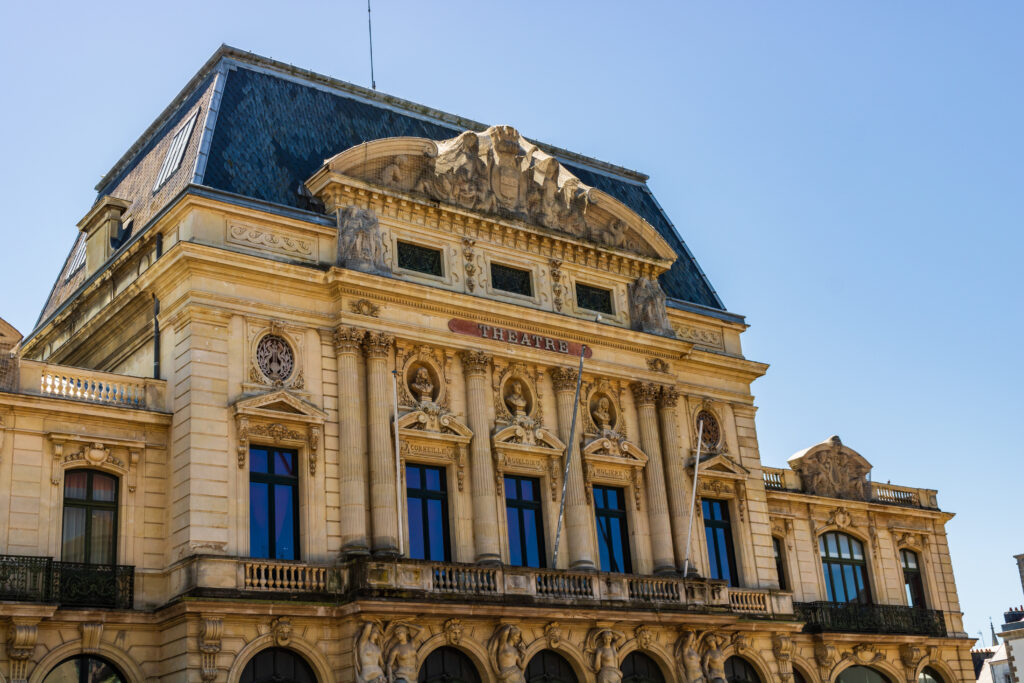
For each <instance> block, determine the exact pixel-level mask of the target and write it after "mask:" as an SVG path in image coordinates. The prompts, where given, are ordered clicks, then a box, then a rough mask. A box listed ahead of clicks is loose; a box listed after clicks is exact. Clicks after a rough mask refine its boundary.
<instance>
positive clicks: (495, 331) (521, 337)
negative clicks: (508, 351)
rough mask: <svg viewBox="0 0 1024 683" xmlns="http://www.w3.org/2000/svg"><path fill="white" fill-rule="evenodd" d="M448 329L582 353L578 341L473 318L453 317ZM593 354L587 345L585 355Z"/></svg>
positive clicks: (534, 347) (538, 346)
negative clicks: (473, 319) (486, 322)
mask: <svg viewBox="0 0 1024 683" xmlns="http://www.w3.org/2000/svg"><path fill="white" fill-rule="evenodd" d="M448 329H449V330H451V331H452V332H458V333H459V334H465V335H469V336H470V337H483V338H484V339H494V340H496V341H503V342H505V343H506V344H514V345H515V346H528V347H530V348H532V349H540V350H541V351H551V352H554V353H561V354H564V355H566V356H576V357H579V355H580V344H579V343H577V342H571V341H565V340H564V339H554V338H553V337H545V336H544V335H542V334H533V333H532V332H524V331H523V330H516V329H513V328H511V327H499V326H495V325H485V324H483V323H475V322H473V321H472V320H462V319H460V318H452V319H451V320H449V321H448ZM592 355H593V352H592V351H591V350H590V347H587V348H586V351H585V353H584V357H585V358H590V357H591V356H592Z"/></svg>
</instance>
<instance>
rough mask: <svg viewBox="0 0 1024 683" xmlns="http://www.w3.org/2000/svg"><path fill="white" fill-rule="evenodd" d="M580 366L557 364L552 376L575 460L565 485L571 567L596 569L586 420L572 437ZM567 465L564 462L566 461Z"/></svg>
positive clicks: (561, 427)
mask: <svg viewBox="0 0 1024 683" xmlns="http://www.w3.org/2000/svg"><path fill="white" fill-rule="evenodd" d="M577 375H578V373H577V371H576V370H573V369H570V368H554V369H552V370H551V380H552V382H553V383H554V385H555V403H556V404H557V406H558V436H559V437H561V439H562V441H563V442H564V443H565V444H566V446H567V447H568V449H569V454H570V455H569V457H570V459H571V463H570V465H569V476H568V477H567V479H566V487H565V524H564V528H563V529H562V536H563V538H565V540H566V544H567V545H568V546H569V568H570V569H576V570H583V571H593V570H594V569H596V566H595V564H594V548H593V544H592V542H591V540H592V538H593V536H594V532H595V528H596V527H595V522H594V517H593V515H592V514H591V512H590V506H589V505H587V498H586V495H585V494H584V492H583V463H582V462H581V460H580V441H579V436H580V427H582V425H583V422H582V420H581V419H580V417H579V416H577V419H576V427H577V430H576V434H575V436H574V437H573V438H572V443H570V439H569V430H570V429H571V428H572V411H573V408H574V406H573V404H574V403H575V400H576V377H577ZM563 467H564V463H563Z"/></svg>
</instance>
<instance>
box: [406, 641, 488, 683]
mask: <svg viewBox="0 0 1024 683" xmlns="http://www.w3.org/2000/svg"><path fill="white" fill-rule="evenodd" d="M417 680H418V681H419V683H480V674H478V673H477V671H476V667H475V666H473V662H472V661H470V659H469V657H467V656H466V655H464V654H462V652H460V651H458V650H456V649H455V648H454V647H439V648H437V649H436V650H434V651H433V652H431V653H430V654H429V655H427V658H426V659H425V660H424V661H423V666H421V667H420V675H419V677H418V679H417Z"/></svg>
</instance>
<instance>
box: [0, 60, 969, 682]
mask: <svg viewBox="0 0 1024 683" xmlns="http://www.w3.org/2000/svg"><path fill="white" fill-rule="evenodd" d="M97 191H98V195H97V199H96V202H95V204H93V206H92V207H83V214H84V217H83V218H82V220H81V221H80V222H79V223H78V226H77V229H75V230H72V229H70V227H69V230H68V234H67V242H68V244H69V245H70V250H69V252H68V255H67V257H66V260H65V262H64V266H63V268H62V269H61V272H60V274H59V276H58V278H57V281H56V283H55V284H54V287H53V291H52V293H51V295H50V297H49V300H48V301H47V302H46V304H45V306H44V308H43V310H42V313H41V315H40V317H39V321H38V323H37V324H36V326H35V329H33V330H31V331H28V332H27V333H26V334H25V336H24V338H22V336H21V335H20V334H19V333H18V332H17V331H15V330H14V329H13V328H11V327H10V326H9V325H6V323H3V324H2V325H0V356H2V358H0V386H2V392H0V632H2V644H0V681H8V682H9V681H31V682H32V683H40V682H43V681H46V682H48V683H65V682H70V681H75V682H78V681H90V682H103V683H110V682H117V681H126V682H131V683H136V682H140V681H151V680H152V681H167V682H171V681H175V682H176V681H228V682H230V683H238V682H245V683H253V682H256V681H277V682H279V683H280V682H282V681H298V682H301V683H307V682H312V681H317V682H318V683H335V682H339V683H340V682H348V681H359V682H362V683H384V682H385V681H388V682H398V681H407V682H410V683H411V682H414V681H430V682H439V681H449V682H452V681H465V682H478V681H479V682H484V683H523V682H531V683H536V682H540V681H544V682H548V683H552V682H561V683H572V682H576V681H579V682H595V683H619V681H623V682H628V683H638V682H661V681H673V682H675V681H683V682H685V683H698V682H702V683H714V682H715V681H729V682H757V681H760V682H762V683H768V682H769V681H784V682H786V683H802V682H806V683H827V682H833V681H835V682H839V683H874V682H880V681H886V682H889V683H902V682H906V683H915V682H920V683H934V682H943V683H953V682H955V681H966V680H970V678H971V675H972V671H973V670H972V666H971V658H970V652H969V651H970V646H971V644H972V643H973V640H971V639H969V638H968V637H967V636H966V634H965V633H964V630H963V624H962V621H961V613H960V608H959V603H958V599H957V593H956V586H955V585H954V582H953V572H952V566H951V560H950V556H949V551H948V547H947V542H946V532H945V524H946V522H947V521H949V520H950V519H951V517H952V514H950V513H948V512H944V511H942V510H941V509H940V508H939V505H938V501H937V499H936V492H935V491H932V490H928V489H921V488H914V487H907V486H896V485H889V484H879V483H877V482H878V481H885V479H886V476H885V474H884V469H885V463H886V462H887V461H888V462H892V461H893V460H894V459H895V458H923V457H924V454H921V453H894V452H884V453H867V454H864V455H861V454H859V453H857V452H856V451H855V450H853V449H852V448H851V447H850V446H848V445H847V444H845V443H843V442H842V441H841V440H840V439H839V438H838V437H831V438H825V439H824V440H822V439H823V437H825V435H813V437H809V438H808V440H807V443H808V444H809V447H808V448H807V449H805V450H803V451H801V452H800V453H797V454H796V455H794V456H793V457H791V458H790V459H789V461H788V464H787V466H786V467H782V468H776V467H767V466H765V465H763V464H762V458H761V453H760V452H759V450H758V442H757V430H756V426H755V412H756V408H755V405H754V400H753V395H752V393H751V385H752V384H753V382H754V381H755V380H756V379H757V378H759V377H760V376H762V375H763V374H764V373H765V371H766V369H767V366H766V365H765V364H763V363H760V362H757V361H754V360H750V359H747V358H746V357H745V356H744V355H743V351H742V346H741V335H742V333H743V331H744V330H745V329H746V325H745V323H744V319H743V317H742V316H740V315H737V314H736V313H733V312H730V311H728V310H726V309H725V307H724V305H723V303H722V302H721V301H720V300H719V298H718V296H717V295H716V293H715V291H714V289H713V288H712V287H711V285H710V283H709V281H708V279H707V278H706V277H705V275H704V273H703V272H702V271H701V269H700V267H699V266H698V265H697V262H696V261H695V259H694V257H693V255H692V254H691V253H690V252H689V251H688V250H687V247H686V246H685V244H684V243H683V241H682V239H681V237H680V236H679V234H678V233H677V232H676V229H675V228H674V227H673V225H672V224H671V223H670V222H669V219H668V217H667V216H666V215H665V214H664V212H663V211H662V209H661V208H660V206H659V205H658V202H657V201H656V200H655V198H654V196H653V195H652V194H651V192H650V190H649V189H648V187H647V185H646V177H645V176H643V175H642V174H640V173H636V172H634V171H629V170H626V169H624V168H620V167H617V166H614V165H611V164H609V163H606V162H602V161H598V160H595V159H591V158H587V157H584V156H581V155H579V154H575V153H573V152H569V151H566V150H563V149H559V148H557V147H554V146H551V145H548V144H544V143H541V142H537V141H533V140H529V139H527V138H525V137H523V136H522V135H521V134H520V133H519V132H518V131H517V130H516V129H515V128H513V127H511V126H503V125H499V126H486V125H483V124H479V123H476V122H474V121H469V120H466V119H462V118H459V117H458V116H453V115H450V114H446V113H443V112H440V111H435V110H432V109H429V108H427V107H424V106H421V105H417V104H413V103H410V102H406V101H403V100H399V99H397V98H393V97H390V96H387V95H382V94H380V93H376V92H371V91H367V90H365V89H362V88H359V87H357V86H354V85H351V84H347V83H343V82H339V81H336V80H333V79H331V78H328V77H325V76H321V75H317V74H314V73H310V72H307V71H303V70H300V69H297V68H295V67H291V66H288V65H284V64H280V63H277V62H273V61H271V60H268V59H265V58H262V57H259V56H256V55H252V54H249V53H245V52H240V51H237V50H234V49H232V48H227V47H225V48H221V49H220V50H218V51H217V52H216V54H214V55H213V57H212V58H211V59H210V61H209V62H208V63H207V64H206V65H205V66H204V67H203V68H202V69H201V70H200V71H199V73H197V74H196V76H195V77H194V78H193V79H192V80H191V81H190V82H189V83H188V84H187V85H186V86H185V88H184V89H183V90H182V91H181V93H180V94H179V95H178V96H177V97H176V98H175V99H174V101H173V102H172V103H171V104H170V105H169V106H168V107H167V109H166V110H165V111H164V112H163V113H162V114H161V115H160V116H159V117H158V118H157V120H156V121H155V122H154V123H153V124H152V126H150V128H149V129H148V130H146V131H145V132H144V133H143V135H142V137H140V138H139V140H138V142H136V143H135V144H134V145H133V146H132V147H131V149H129V150H128V151H127V152H125V154H124V156H123V157H122V158H121V160H120V161H118V162H117V164H116V165H115V166H114V168H112V169H111V170H110V172H109V173H108V174H107V175H106V176H105V177H104V178H103V179H102V181H101V182H100V184H99V185H98V187H97ZM693 229H700V228H699V226H696V227H694V228H693ZM55 266H56V264H55ZM581 360H582V372H581V371H580V367H581ZM577 396H578V398H577ZM819 441H820V443H817V444H816V445H810V444H813V443H815V442H819ZM865 456H866V457H865ZM784 457H785V454H770V456H769V457H767V458H766V460H769V461H772V462H777V463H779V464H781V463H782V460H783V458H784ZM868 459H871V460H874V461H875V462H876V463H877V464H879V465H880V466H881V468H880V473H879V474H878V476H876V477H875V478H874V479H872V476H871V472H872V465H871V464H869V462H868ZM567 462H568V464H566V463H567ZM695 470H696V471H697V476H696V479H695V477H694V471H695ZM695 481H696V485H695ZM563 508H564V512H563V513H562V514H561V515H560V511H562V510H563ZM560 518H561V519H562V520H563V521H562V524H561V525H560V524H559V520H560ZM559 529H560V530H561V533H560V534H559ZM556 548H557V556H556ZM687 564H688V565H689V567H690V571H688V572H686V571H684V567H685V566H686V565H687Z"/></svg>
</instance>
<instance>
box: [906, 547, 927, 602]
mask: <svg viewBox="0 0 1024 683" xmlns="http://www.w3.org/2000/svg"><path fill="white" fill-rule="evenodd" d="M900 564H902V565H903V587H904V588H905V589H906V591H907V604H908V605H910V606H911V607H925V604H924V582H923V581H922V580H921V565H920V564H918V561H917V553H915V552H914V551H913V550H907V549H903V550H901V551H900Z"/></svg>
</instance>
